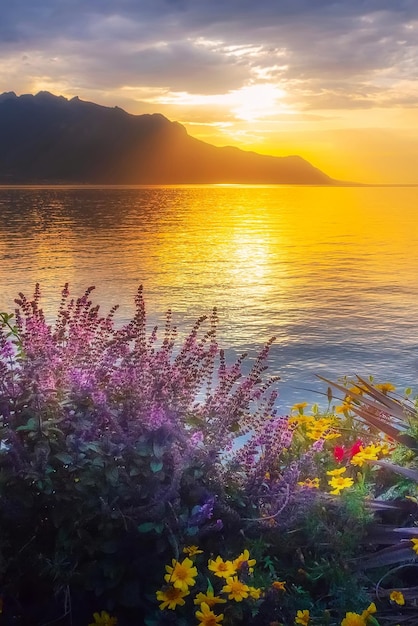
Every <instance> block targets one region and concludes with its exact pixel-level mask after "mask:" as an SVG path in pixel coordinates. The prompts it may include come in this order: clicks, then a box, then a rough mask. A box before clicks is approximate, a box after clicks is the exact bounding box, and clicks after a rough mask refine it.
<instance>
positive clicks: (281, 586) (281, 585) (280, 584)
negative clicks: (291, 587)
mask: <svg viewBox="0 0 418 626" xmlns="http://www.w3.org/2000/svg"><path fill="white" fill-rule="evenodd" d="M285 584H286V581H285V580H275V581H274V583H272V584H271V586H272V587H273V589H277V591H286V587H285Z"/></svg>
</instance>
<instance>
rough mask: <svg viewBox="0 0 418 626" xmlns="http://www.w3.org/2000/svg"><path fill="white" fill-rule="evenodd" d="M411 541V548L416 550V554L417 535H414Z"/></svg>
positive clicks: (417, 552)
mask: <svg viewBox="0 0 418 626" xmlns="http://www.w3.org/2000/svg"><path fill="white" fill-rule="evenodd" d="M411 541H412V549H413V551H414V552H416V554H418V537H414V538H413V539H411Z"/></svg>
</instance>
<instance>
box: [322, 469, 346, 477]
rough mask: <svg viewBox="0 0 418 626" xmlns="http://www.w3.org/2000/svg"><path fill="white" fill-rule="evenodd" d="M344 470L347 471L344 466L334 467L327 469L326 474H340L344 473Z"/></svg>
mask: <svg viewBox="0 0 418 626" xmlns="http://www.w3.org/2000/svg"><path fill="white" fill-rule="evenodd" d="M346 471H347V468H346V467H337V468H336V469H333V470H329V472H327V474H328V476H340V475H341V474H344V472H346Z"/></svg>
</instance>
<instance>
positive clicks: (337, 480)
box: [328, 476, 354, 496]
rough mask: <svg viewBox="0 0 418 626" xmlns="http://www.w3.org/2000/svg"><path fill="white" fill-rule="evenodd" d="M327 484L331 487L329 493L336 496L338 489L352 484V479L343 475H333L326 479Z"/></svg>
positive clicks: (340, 489) (338, 492)
mask: <svg viewBox="0 0 418 626" xmlns="http://www.w3.org/2000/svg"><path fill="white" fill-rule="evenodd" d="M328 484H329V485H330V486H331V487H332V488H333V489H332V491H330V493H331V494H333V495H336V496H338V495H339V494H340V491H342V490H343V489H347V488H348V487H351V486H352V485H353V484H354V480H353V479H352V478H344V477H343V476H333V477H332V478H331V480H329V481H328Z"/></svg>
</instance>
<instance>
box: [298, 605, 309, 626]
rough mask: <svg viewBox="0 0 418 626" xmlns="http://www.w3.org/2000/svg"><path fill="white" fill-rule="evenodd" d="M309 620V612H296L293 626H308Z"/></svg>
mask: <svg viewBox="0 0 418 626" xmlns="http://www.w3.org/2000/svg"><path fill="white" fill-rule="evenodd" d="M309 620H310V615H309V611H308V610H307V609H305V610H304V611H298V612H297V613H296V617H295V624H301V626H308V624H309Z"/></svg>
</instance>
